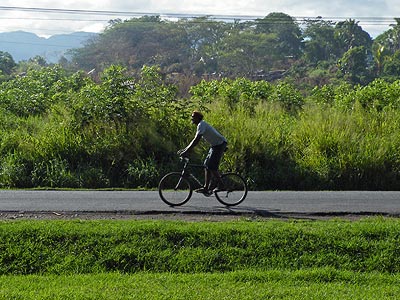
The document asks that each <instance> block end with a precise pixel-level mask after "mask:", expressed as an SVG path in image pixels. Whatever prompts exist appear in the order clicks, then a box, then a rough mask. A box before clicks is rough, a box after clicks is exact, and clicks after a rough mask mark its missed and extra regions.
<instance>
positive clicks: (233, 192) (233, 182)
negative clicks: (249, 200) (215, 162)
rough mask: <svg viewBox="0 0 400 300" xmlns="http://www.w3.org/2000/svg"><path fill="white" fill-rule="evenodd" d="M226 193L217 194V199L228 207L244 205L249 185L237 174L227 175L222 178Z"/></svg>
mask: <svg viewBox="0 0 400 300" xmlns="http://www.w3.org/2000/svg"><path fill="white" fill-rule="evenodd" d="M221 179H222V181H223V183H224V186H225V191H221V192H216V193H215V198H217V200H218V201H219V202H221V203H222V204H224V205H226V206H235V205H238V204H239V203H242V202H243V200H244V199H245V198H246V196H247V184H246V182H245V181H244V179H243V178H242V177H241V176H240V175H238V174H236V173H226V174H223V175H222V176H221Z"/></svg>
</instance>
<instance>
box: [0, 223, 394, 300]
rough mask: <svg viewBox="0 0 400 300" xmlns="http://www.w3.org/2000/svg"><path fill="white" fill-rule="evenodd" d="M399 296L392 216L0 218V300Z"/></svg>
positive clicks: (362, 297) (366, 297)
mask: <svg viewBox="0 0 400 300" xmlns="http://www.w3.org/2000/svg"><path fill="white" fill-rule="evenodd" d="M399 292H400V220H399V219H391V218H368V219H363V220H359V221H344V220H340V219H336V220H331V221H298V220H289V221H277V220H268V221H255V222H251V221H246V220H243V221H232V222H181V221H180V222H178V221H132V220H123V221H104V220H103V221H76V220H75V221H2V222H0V299H322V298H324V299H396V298H397V297H398V295H399Z"/></svg>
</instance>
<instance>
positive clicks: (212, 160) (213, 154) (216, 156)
mask: <svg viewBox="0 0 400 300" xmlns="http://www.w3.org/2000/svg"><path fill="white" fill-rule="evenodd" d="M226 146H227V143H226V142H223V143H222V144H221V145H217V146H213V147H211V148H210V150H209V151H208V154H207V157H206V159H205V161H204V166H205V167H206V168H207V169H208V170H212V171H216V170H218V167H219V163H220V161H221V157H222V155H223V154H224V152H225V150H226Z"/></svg>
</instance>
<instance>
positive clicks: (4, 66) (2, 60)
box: [0, 51, 17, 75]
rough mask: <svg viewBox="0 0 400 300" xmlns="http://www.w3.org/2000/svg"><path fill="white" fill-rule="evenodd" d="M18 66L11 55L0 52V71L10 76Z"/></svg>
mask: <svg viewBox="0 0 400 300" xmlns="http://www.w3.org/2000/svg"><path fill="white" fill-rule="evenodd" d="M16 65H17V64H16V63H15V61H14V59H13V57H12V56H11V54H10V53H8V52H4V51H0V71H1V72H2V73H3V74H7V75H10V74H11V73H12V71H13V69H14V68H15V66H16Z"/></svg>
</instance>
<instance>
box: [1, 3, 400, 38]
mask: <svg viewBox="0 0 400 300" xmlns="http://www.w3.org/2000/svg"><path fill="white" fill-rule="evenodd" d="M1 6H3V7H5V6H13V7H30V8H32V7H34V8H38V7H39V8H57V9H74V10H96V11H105V10H107V11H125V12H141V13H186V14H210V15H250V16H266V15H268V14H269V13H271V12H283V13H286V14H288V15H290V16H293V17H317V16H322V17H325V18H327V17H343V18H345V17H347V18H348V17H351V18H354V19H356V20H357V17H360V18H361V17H363V18H364V19H362V20H360V25H362V26H363V28H364V29H365V30H367V31H368V32H369V33H370V34H371V31H373V32H374V33H375V34H372V35H376V34H377V33H379V32H383V31H384V30H387V29H388V28H389V26H388V25H389V23H390V22H389V21H387V20H388V19H387V18H385V19H383V17H391V16H392V17H393V16H396V15H400V6H399V5H398V0H386V1H382V0H353V1H347V0H336V1H324V2H322V1H320V0H280V1H276V0H248V1H243V0H201V1H198V0H196V1H191V0H150V1H145V0H138V1H126V0H97V1H88V0H79V1H75V0H73V1H68V0H64V1H59V0H52V1H49V0H37V1H35V2H32V1H27V0H12V1H10V0H5V1H2V3H1ZM116 17H118V16H111V15H107V16H105V15H92V16H89V15H81V14H76V13H73V14H55V13H52V14H49V13H43V12H41V13H37V12H32V11H30V12H22V11H9V10H4V9H1V8H0V28H1V31H13V30H25V31H31V32H35V33H38V34H40V35H47V36H48V35H52V34H56V33H67V32H72V31H78V30H95V31H99V30H102V29H103V28H104V26H106V25H107V23H108V20H111V19H115V18H116ZM119 17H121V18H122V19H125V18H128V16H126V17H124V16H119ZM372 17H378V19H377V20H372ZM379 18H380V19H379ZM61 19H64V20H61ZM66 19H75V20H66ZM84 20H87V21H84ZM90 20H91V21H90ZM378 21H381V22H383V24H379V22H378ZM393 22H394V21H393Z"/></svg>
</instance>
